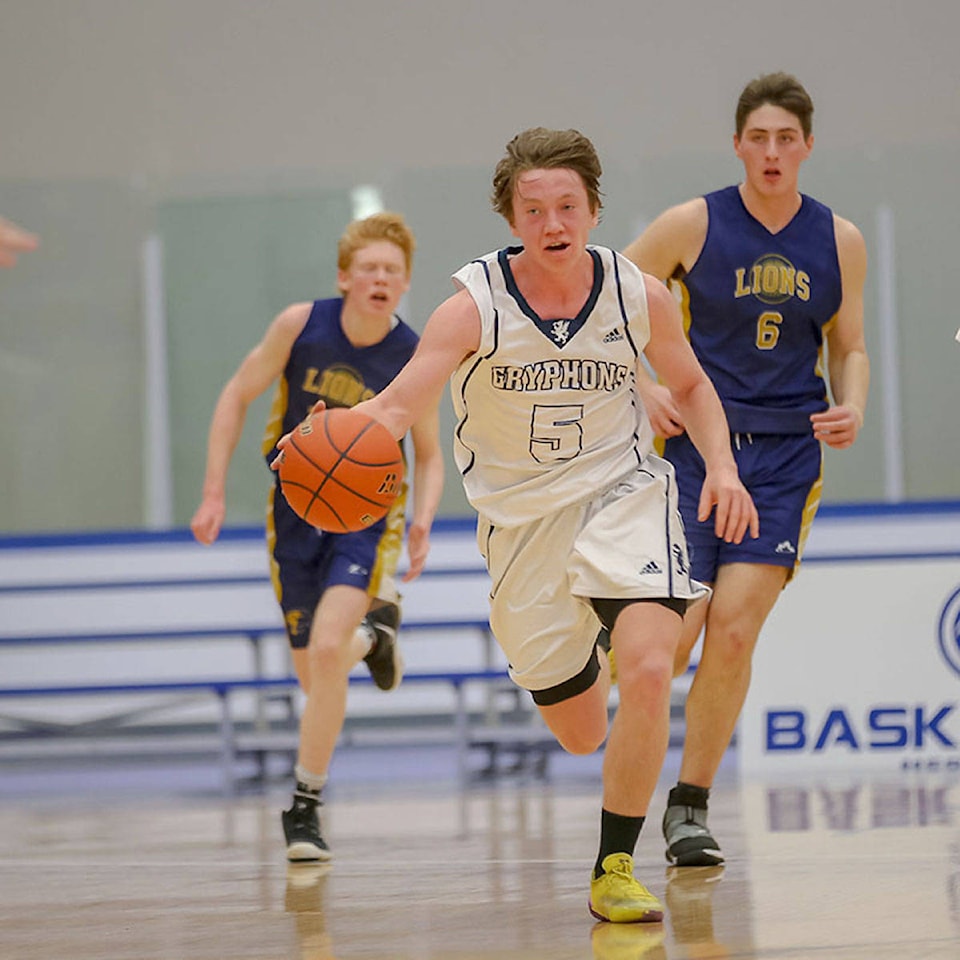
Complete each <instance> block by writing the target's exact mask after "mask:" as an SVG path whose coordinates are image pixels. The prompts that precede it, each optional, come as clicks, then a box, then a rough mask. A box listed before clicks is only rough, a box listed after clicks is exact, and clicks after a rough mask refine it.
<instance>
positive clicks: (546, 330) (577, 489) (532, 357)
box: [450, 246, 653, 527]
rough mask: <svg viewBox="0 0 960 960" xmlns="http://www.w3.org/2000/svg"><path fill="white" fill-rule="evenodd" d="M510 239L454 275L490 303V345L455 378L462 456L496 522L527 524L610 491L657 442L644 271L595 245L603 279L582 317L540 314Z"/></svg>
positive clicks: (483, 508) (486, 311) (471, 491)
mask: <svg viewBox="0 0 960 960" xmlns="http://www.w3.org/2000/svg"><path fill="white" fill-rule="evenodd" d="M521 249H522V248H520V247H511V248H506V249H504V250H500V251H497V252H494V253H489V254H487V255H486V256H484V257H481V258H480V259H479V260H474V261H473V262H471V263H468V264H467V265H466V266H464V267H463V268H461V269H460V270H458V271H457V273H455V274H454V276H453V280H454V283H455V284H457V286H459V287H461V288H465V289H466V290H467V291H468V292H469V293H470V295H471V296H472V297H473V300H474V302H475V303H476V305H477V308H478V310H479V312H480V322H481V336H480V348H479V350H478V351H477V352H476V353H475V354H472V355H471V356H470V357H468V358H467V359H466V360H465V361H464V362H463V363H462V364H461V365H460V367H459V368H458V369H457V370H456V371H455V372H454V375H453V377H452V378H451V381H450V387H451V392H452V396H453V406H454V411H455V413H456V416H457V428H456V433H455V443H454V457H455V459H456V463H457V466H458V467H459V469H460V473H461V474H462V476H463V485H464V489H465V491H466V494H467V498H468V499H469V501H470V503H471V504H472V505H473V506H474V508H475V509H476V510H477V511H478V512H479V513H481V514H483V516H485V517H486V518H487V519H488V520H489V521H490V522H491V523H493V524H495V525H498V526H504V527H513V526H518V525H519V524H523V523H527V522H529V521H531V520H535V519H537V518H539V517H543V516H544V515H546V514H548V513H552V512H554V511H556V510H558V509H560V508H562V507H565V506H567V505H569V504H571V503H575V502H578V501H580V500H583V499H586V498H589V497H593V496H595V495H596V494H597V493H598V492H600V491H603V490H606V489H607V488H609V487H610V486H612V485H613V484H615V483H616V482H617V481H618V480H619V479H620V478H621V477H623V476H624V475H626V474H627V473H629V472H630V471H632V470H635V469H636V467H637V465H638V464H639V463H640V462H641V461H642V460H643V458H644V457H645V456H646V455H647V454H648V453H649V452H650V450H651V446H652V441H653V431H652V429H651V427H650V422H649V420H648V419H647V415H646V413H645V412H644V410H643V406H642V404H641V402H640V399H639V396H638V395H637V393H636V390H635V381H636V367H637V362H638V360H639V357H640V354H641V353H642V352H643V349H644V347H645V346H646V344H647V341H648V340H649V338H650V322H649V318H648V315H647V298H646V290H645V287H644V282H643V276H642V274H641V273H640V271H639V270H638V269H637V268H636V267H635V266H634V265H633V264H632V263H631V262H630V261H629V260H627V259H626V258H624V257H622V256H620V255H619V254H618V253H616V252H614V251H613V250H609V249H607V248H606V247H594V246H589V247H588V248H587V249H588V251H589V252H590V255H591V256H592V258H593V263H594V281H593V287H592V289H591V291H590V294H589V296H588V297H587V301H586V303H585V304H584V305H583V308H582V309H581V310H580V312H579V314H577V316H576V317H572V318H569V319H554V318H550V319H541V318H540V317H539V316H537V314H536V313H535V312H534V311H533V309H532V308H531V307H530V305H529V304H528V303H527V301H526V300H525V299H524V297H523V294H522V293H521V292H520V290H519V289H518V288H517V284H516V281H515V280H514V276H513V272H512V271H511V269H510V258H511V257H513V256H516V255H517V254H518V253H520V252H521Z"/></svg>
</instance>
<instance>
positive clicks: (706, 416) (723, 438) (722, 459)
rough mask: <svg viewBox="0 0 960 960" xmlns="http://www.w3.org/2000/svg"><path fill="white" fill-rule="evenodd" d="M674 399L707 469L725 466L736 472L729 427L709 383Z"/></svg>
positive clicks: (715, 393)
mask: <svg viewBox="0 0 960 960" xmlns="http://www.w3.org/2000/svg"><path fill="white" fill-rule="evenodd" d="M675 400H676V403H677V406H678V407H679V408H680V413H681V414H682V415H683V420H684V423H685V424H686V428H687V432H688V433H689V434H690V439H691V440H692V441H693V444H694V446H695V447H696V448H697V450H698V452H699V453H700V456H701V457H703V460H704V463H705V465H706V468H707V470H713V469H717V468H720V467H724V466H731V467H733V468H734V469H736V463H735V461H734V459H733V452H732V451H731V449H730V426H729V424H728V423H727V416H726V414H725V413H724V412H723V405H722V404H721V403H720V398H719V397H718V396H717V392H716V390H714V388H713V385H712V384H711V383H710V381H709V380H707V379H706V377H704V378H703V379H702V380H701V381H699V383H697V385H696V386H694V387H693V388H692V389H691V390H689V391H688V392H687V393H685V394H681V395H679V396H675Z"/></svg>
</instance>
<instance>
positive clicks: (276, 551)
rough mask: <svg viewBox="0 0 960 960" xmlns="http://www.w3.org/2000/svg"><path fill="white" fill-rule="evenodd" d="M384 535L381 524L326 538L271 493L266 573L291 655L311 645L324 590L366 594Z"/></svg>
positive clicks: (277, 493) (276, 492) (384, 523)
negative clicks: (342, 589) (344, 587)
mask: <svg viewBox="0 0 960 960" xmlns="http://www.w3.org/2000/svg"><path fill="white" fill-rule="evenodd" d="M386 529H387V520H386V518H384V519H382V520H379V521H377V523H375V524H373V526H370V527H367V528H366V529H365V530H359V531H357V532H356V533H325V532H324V531H322V530H318V529H317V528H316V527H312V526H310V524H309V523H306V522H304V521H303V520H301V519H300V517H298V516H297V515H296V514H295V513H294V512H293V510H291V509H290V505H289V504H288V503H287V501H286V498H285V497H284V496H283V494H282V493H281V492H280V490H279V488H277V487H275V488H274V489H273V491H272V495H271V503H270V506H269V508H268V513H267V545H268V547H269V550H270V570H271V575H272V579H273V586H274V592H275V593H276V595H277V600H278V601H279V603H280V608H281V610H282V611H283V619H284V623H285V624H286V627H287V636H288V638H289V640H290V645H291V646H292V647H293V648H294V649H302V648H304V647H306V646H307V644H308V643H309V642H310V628H311V626H312V625H313V615H314V612H315V611H316V609H317V604H318V603H319V602H320V597H321V596H323V593H324V591H325V590H327V588H329V587H332V586H335V585H340V584H345V585H347V586H350V587H357V589H359V590H369V589H370V585H371V578H372V577H373V574H374V570H375V568H376V565H377V560H378V550H379V547H380V541H381V539H382V538H383V537H384V534H385V532H386ZM392 573H393V571H392V570H391V571H390V575H391V576H392Z"/></svg>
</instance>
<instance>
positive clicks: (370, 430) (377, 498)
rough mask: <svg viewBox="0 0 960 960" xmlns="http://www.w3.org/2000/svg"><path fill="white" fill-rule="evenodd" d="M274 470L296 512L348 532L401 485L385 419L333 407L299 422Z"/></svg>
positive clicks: (369, 520) (376, 513)
mask: <svg viewBox="0 0 960 960" xmlns="http://www.w3.org/2000/svg"><path fill="white" fill-rule="evenodd" d="M278 472H279V474H280V489H281V490H282V491H283V495H284V496H285V497H286V498H287V503H289V504H290V507H291V508H292V509H293V511H294V512H295V513H296V514H297V515H298V516H299V517H301V518H302V519H304V520H306V521H307V523H309V524H310V525H311V526H314V527H319V528H320V529H321V530H327V531H329V532H330V533H350V532H352V531H355V530H363V529H365V528H366V527H369V526H370V525H371V524H374V523H376V522H377V521H378V520H379V519H380V518H381V517H383V516H385V515H386V513H387V511H388V510H389V509H390V507H391V506H392V505H393V503H394V501H395V500H396V499H397V497H398V496H399V494H400V490H401V487H402V484H403V455H402V453H401V451H400V444H399V443H397V441H396V440H394V439H393V437H392V436H391V435H390V432H389V431H388V430H387V428H386V427H384V426H383V424H381V423H379V422H377V421H376V420H374V419H373V418H371V417H368V416H366V415H365V414H363V413H360V412H359V411H356V410H350V409H347V408H344V407H334V408H332V409H328V410H322V411H320V413H315V414H314V415H313V416H311V417H309V418H308V419H306V420H304V421H303V422H302V423H301V424H300V425H299V426H297V428H296V429H295V430H294V431H293V433H292V434H291V436H290V441H289V442H288V443H287V444H286V445H285V446H284V448H283V451H282V454H281V459H280V466H279V470H278Z"/></svg>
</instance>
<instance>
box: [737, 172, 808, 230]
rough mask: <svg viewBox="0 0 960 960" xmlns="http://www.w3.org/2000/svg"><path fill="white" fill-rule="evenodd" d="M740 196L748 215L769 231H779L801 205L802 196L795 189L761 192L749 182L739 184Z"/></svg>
mask: <svg viewBox="0 0 960 960" xmlns="http://www.w3.org/2000/svg"><path fill="white" fill-rule="evenodd" d="M740 198H741V199H742V200H743V205H744V206H745V207H746V208H747V210H748V212H749V213H750V216H752V217H753V218H754V219H755V220H758V221H759V222H760V223H762V224H763V225H764V226H765V227H766V228H767V229H768V230H769V231H770V232H771V233H779V232H780V231H781V230H782V229H783V228H784V227H785V226H787V224H789V223H790V221H791V220H792V219H793V218H794V217H795V216H796V215H797V213H798V212H799V210H800V207H801V206H802V205H803V197H802V196H801V195H800V191H799V190H797V189H793V190H790V191H786V192H784V193H777V194H763V193H760V192H759V191H758V190H755V189H754V188H753V187H751V186H750V183H749V182H745V183H742V184H740Z"/></svg>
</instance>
